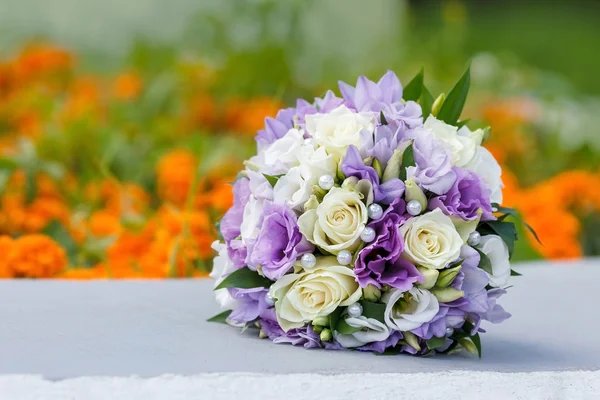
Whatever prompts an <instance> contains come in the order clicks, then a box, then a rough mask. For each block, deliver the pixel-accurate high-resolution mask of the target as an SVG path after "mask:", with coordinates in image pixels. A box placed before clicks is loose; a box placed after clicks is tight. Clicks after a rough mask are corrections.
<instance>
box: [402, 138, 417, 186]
mask: <svg viewBox="0 0 600 400" xmlns="http://www.w3.org/2000/svg"><path fill="white" fill-rule="evenodd" d="M414 165H415V154H414V151H413V145H412V143H411V144H410V145H409V146H408V147H407V148H406V150H404V153H403V154H402V165H401V166H400V180H402V181H405V180H406V168H408V167H412V166H414Z"/></svg>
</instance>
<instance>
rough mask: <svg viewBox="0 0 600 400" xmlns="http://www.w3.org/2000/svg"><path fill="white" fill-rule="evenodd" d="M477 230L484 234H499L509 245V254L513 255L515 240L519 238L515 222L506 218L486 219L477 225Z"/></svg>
mask: <svg viewBox="0 0 600 400" xmlns="http://www.w3.org/2000/svg"><path fill="white" fill-rule="evenodd" d="M477 231H478V232H479V233H480V234H481V235H482V236H484V235H498V236H500V237H501V238H502V240H504V243H506V246H508V254H509V255H510V256H511V257H512V255H513V253H514V251H515V241H516V240H517V239H518V238H519V237H518V235H517V227H516V226H515V224H514V223H513V222H507V221H504V220H498V221H486V222H484V223H482V224H480V225H479V226H478V227H477Z"/></svg>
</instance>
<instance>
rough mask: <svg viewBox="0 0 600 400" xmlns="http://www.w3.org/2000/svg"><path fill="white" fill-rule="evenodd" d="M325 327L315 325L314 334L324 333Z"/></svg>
mask: <svg viewBox="0 0 600 400" xmlns="http://www.w3.org/2000/svg"><path fill="white" fill-rule="evenodd" d="M323 329H324V328H323V327H322V326H321V325H315V326H313V327H312V330H313V332H314V333H321V332H322V331H323Z"/></svg>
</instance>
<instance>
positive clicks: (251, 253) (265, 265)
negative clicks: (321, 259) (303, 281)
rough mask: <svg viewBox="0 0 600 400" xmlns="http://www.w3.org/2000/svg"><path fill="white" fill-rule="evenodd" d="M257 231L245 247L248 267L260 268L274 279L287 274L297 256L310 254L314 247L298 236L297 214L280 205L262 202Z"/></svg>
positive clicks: (299, 234)
mask: <svg viewBox="0 0 600 400" xmlns="http://www.w3.org/2000/svg"><path fill="white" fill-rule="evenodd" d="M259 226H260V232H259V234H258V237H257V238H256V240H255V241H253V242H252V243H251V244H250V245H249V246H248V258H247V262H248V265H249V266H251V267H253V268H257V267H258V266H259V265H260V266H262V272H263V274H264V275H265V276H266V277H267V278H269V279H271V280H277V279H279V278H281V277H282V276H283V275H284V274H285V273H286V272H288V271H289V270H290V269H291V268H292V267H293V265H294V263H295V262H296V259H297V258H298V256H300V255H302V254H304V253H311V252H312V251H313V250H314V246H313V245H312V244H310V243H309V242H308V241H307V240H306V238H305V237H304V236H303V235H302V234H301V233H300V229H299V228H298V218H297V217H296V214H295V213H294V212H293V211H292V210H290V209H289V208H287V207H286V206H284V205H281V204H273V203H271V202H265V207H264V209H263V213H262V215H261V221H260V222H259Z"/></svg>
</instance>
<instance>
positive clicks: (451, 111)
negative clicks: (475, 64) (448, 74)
mask: <svg viewBox="0 0 600 400" xmlns="http://www.w3.org/2000/svg"><path fill="white" fill-rule="evenodd" d="M470 85H471V68H470V67H469V68H467V70H466V71H465V73H464V74H463V76H462V77H461V78H460V80H459V81H458V82H457V83H456V85H455V86H454V87H453V88H452V90H451V91H450V93H448V96H446V100H444V103H443V104H442V107H441V108H440V112H439V113H438V115H437V119H439V120H440V121H444V122H446V123H447V124H450V125H456V122H457V121H458V119H459V118H460V114H461V113H462V110H463V107H464V106H465V103H466V101H467V95H468V94H469V87H470Z"/></svg>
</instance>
